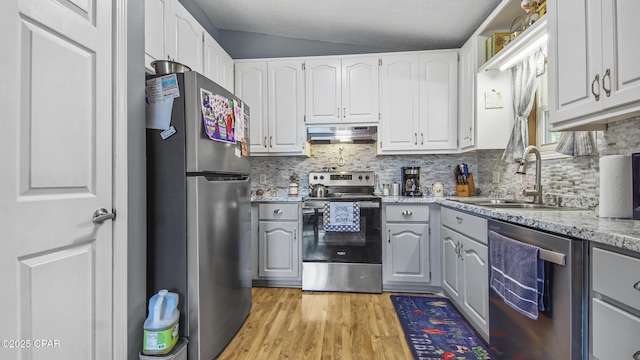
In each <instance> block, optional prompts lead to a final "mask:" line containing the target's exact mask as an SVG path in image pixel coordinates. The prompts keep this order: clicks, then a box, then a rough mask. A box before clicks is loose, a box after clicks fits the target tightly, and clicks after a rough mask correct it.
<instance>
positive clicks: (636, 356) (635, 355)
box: [633, 350, 640, 360]
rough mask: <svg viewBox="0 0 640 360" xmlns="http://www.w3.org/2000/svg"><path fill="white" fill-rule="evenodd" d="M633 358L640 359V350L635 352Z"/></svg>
mask: <svg viewBox="0 0 640 360" xmlns="http://www.w3.org/2000/svg"><path fill="white" fill-rule="evenodd" d="M633 360H640V350H638V351H636V353H635V354H633Z"/></svg>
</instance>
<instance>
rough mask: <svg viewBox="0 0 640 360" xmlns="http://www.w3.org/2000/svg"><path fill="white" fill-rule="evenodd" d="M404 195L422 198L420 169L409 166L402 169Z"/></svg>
mask: <svg viewBox="0 0 640 360" xmlns="http://www.w3.org/2000/svg"><path fill="white" fill-rule="evenodd" d="M402 195H404V196H422V190H421V187H420V167H418V166H409V167H403V168H402Z"/></svg>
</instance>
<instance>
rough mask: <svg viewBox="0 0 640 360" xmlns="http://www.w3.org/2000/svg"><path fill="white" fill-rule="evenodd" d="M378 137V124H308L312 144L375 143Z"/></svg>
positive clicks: (308, 136)
mask: <svg viewBox="0 0 640 360" xmlns="http://www.w3.org/2000/svg"><path fill="white" fill-rule="evenodd" d="M377 139H378V128H377V127H376V126H308V127H307V140H308V141H309V143H311V144H340V143H347V144H349V143H350V144H373V143H374V142H376V140H377Z"/></svg>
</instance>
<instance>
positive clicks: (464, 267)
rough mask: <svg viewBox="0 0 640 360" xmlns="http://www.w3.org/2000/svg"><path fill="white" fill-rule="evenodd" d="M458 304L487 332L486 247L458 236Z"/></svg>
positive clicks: (487, 284) (487, 286)
mask: <svg viewBox="0 0 640 360" xmlns="http://www.w3.org/2000/svg"><path fill="white" fill-rule="evenodd" d="M460 255H461V257H460V266H461V276H460V281H461V282H460V288H461V289H460V290H461V291H460V294H461V296H462V298H461V301H460V305H461V306H462V307H463V310H464V312H465V313H466V314H467V317H468V318H470V319H471V321H473V322H474V323H475V324H476V325H477V326H479V327H480V330H481V331H483V332H484V333H485V335H488V334H489V279H488V276H489V275H488V271H489V267H488V263H487V247H486V246H485V245H482V244H480V243H478V242H475V241H473V240H471V239H468V238H466V237H464V236H460Z"/></svg>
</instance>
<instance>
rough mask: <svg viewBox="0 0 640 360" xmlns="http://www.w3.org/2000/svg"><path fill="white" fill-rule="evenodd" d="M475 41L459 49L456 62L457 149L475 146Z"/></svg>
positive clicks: (468, 42)
mask: <svg viewBox="0 0 640 360" xmlns="http://www.w3.org/2000/svg"><path fill="white" fill-rule="evenodd" d="M474 44H475V39H474V38H472V39H470V40H468V41H467V42H466V43H465V44H464V45H463V46H462V48H460V60H459V61H458V147H459V148H460V149H462V150H464V149H472V148H473V146H474V145H475V119H476V111H475V106H476V102H475V94H476V91H475V90H476V62H475V56H474V55H475V51H476V50H475V48H474V46H473V45H474Z"/></svg>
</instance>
